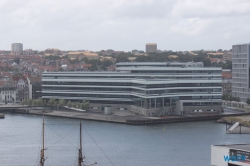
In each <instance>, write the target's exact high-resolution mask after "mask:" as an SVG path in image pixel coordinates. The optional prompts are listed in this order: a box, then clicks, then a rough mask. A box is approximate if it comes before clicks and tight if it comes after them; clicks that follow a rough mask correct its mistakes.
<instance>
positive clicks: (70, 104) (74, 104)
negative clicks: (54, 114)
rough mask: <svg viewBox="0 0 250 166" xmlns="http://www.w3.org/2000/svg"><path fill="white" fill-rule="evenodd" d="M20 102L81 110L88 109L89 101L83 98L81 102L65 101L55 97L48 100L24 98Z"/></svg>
mask: <svg viewBox="0 0 250 166" xmlns="http://www.w3.org/2000/svg"><path fill="white" fill-rule="evenodd" d="M21 104H22V105H28V106H38V107H52V108H58V107H64V106H68V107H73V108H79V109H83V110H88V109H89V102H88V101H85V100H83V101H82V102H72V101H70V100H68V101H66V100H64V99H59V100H56V99H55V98H51V99H49V100H43V99H42V98H39V99H24V100H23V101H22V102H21Z"/></svg>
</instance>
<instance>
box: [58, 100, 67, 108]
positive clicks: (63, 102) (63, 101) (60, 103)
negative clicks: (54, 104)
mask: <svg viewBox="0 0 250 166" xmlns="http://www.w3.org/2000/svg"><path fill="white" fill-rule="evenodd" d="M65 103H66V102H65V100H64V99H60V100H59V101H58V106H59V107H63V106H65Z"/></svg>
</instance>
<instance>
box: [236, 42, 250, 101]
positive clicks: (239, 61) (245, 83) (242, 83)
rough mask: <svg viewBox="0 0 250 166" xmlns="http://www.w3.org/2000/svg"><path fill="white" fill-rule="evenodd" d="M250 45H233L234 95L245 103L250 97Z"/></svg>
mask: <svg viewBox="0 0 250 166" xmlns="http://www.w3.org/2000/svg"><path fill="white" fill-rule="evenodd" d="M249 56H250V43H247V44H239V45H233V50H232V95H233V96H234V97H239V98H240V99H241V101H243V102H245V101H246V100H247V98H248V97H250V94H249V93H250V88H249V87H250V83H249V79H250V77H249V76H250V73H249V72H250V70H249V67H250V57H249Z"/></svg>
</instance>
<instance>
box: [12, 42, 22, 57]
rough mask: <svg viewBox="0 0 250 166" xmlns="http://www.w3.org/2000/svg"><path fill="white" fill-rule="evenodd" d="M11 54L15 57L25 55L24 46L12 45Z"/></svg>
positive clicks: (20, 44) (19, 44)
mask: <svg viewBox="0 0 250 166" xmlns="http://www.w3.org/2000/svg"><path fill="white" fill-rule="evenodd" d="M11 53H12V54H15V55H20V54H22V53H23V44H22V43H13V44H11Z"/></svg>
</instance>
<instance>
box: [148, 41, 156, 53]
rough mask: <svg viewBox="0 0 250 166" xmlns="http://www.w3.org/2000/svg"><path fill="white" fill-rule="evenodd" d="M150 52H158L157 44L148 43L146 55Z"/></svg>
mask: <svg viewBox="0 0 250 166" xmlns="http://www.w3.org/2000/svg"><path fill="white" fill-rule="evenodd" d="M149 52H157V44H156V43H147V44H146V53H149Z"/></svg>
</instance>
